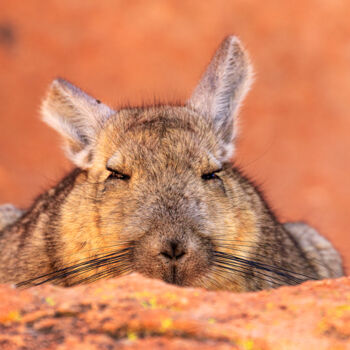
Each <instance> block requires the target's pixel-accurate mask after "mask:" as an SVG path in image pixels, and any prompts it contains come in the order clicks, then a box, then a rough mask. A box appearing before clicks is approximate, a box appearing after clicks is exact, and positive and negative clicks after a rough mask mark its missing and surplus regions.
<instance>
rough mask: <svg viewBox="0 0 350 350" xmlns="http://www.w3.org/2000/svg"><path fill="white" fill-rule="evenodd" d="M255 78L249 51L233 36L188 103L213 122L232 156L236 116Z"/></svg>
mask: <svg viewBox="0 0 350 350" xmlns="http://www.w3.org/2000/svg"><path fill="white" fill-rule="evenodd" d="M252 76H253V72H252V67H251V65H250V62H249V57H248V55H247V53H246V51H245V50H244V48H243V47H242V45H241V43H240V41H239V40H238V39H237V38H236V37H234V36H229V37H227V38H226V39H224V41H223V42H222V43H221V45H220V47H219V48H218V50H217V51H216V53H215V55H214V57H213V59H212V61H211V62H210V64H209V66H208V67H207V70H206V71H205V73H204V75H203V76H202V78H201V80H200V82H199V84H198V85H197V87H196V88H195V90H194V92H193V94H192V96H191V98H190V99H189V101H188V106H189V107H190V108H193V109H194V110H196V111H197V112H198V113H200V114H201V115H203V116H204V117H207V118H209V119H210V120H211V121H212V124H213V127H214V129H215V131H216V133H217V135H218V137H219V138H220V139H221V140H222V141H223V142H224V144H225V146H226V148H227V151H229V152H228V153H231V155H232V150H233V139H234V136H235V132H236V114H237V111H238V109H239V106H240V104H241V103H242V100H243V98H244V96H245V95H246V93H247V92H248V90H249V88H250V85H251V83H252ZM228 156H229V154H228Z"/></svg>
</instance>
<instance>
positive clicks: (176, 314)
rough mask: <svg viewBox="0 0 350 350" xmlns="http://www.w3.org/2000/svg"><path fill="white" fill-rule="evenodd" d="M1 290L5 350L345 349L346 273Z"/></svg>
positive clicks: (349, 307)
mask: <svg viewBox="0 0 350 350" xmlns="http://www.w3.org/2000/svg"><path fill="white" fill-rule="evenodd" d="M0 296H1V299H2V302H1V305H0V348H1V349H4V350H12V349H35V350H40V349H60V350H63V349H70V350H71V349H86V350H90V349H113V348H118V349H124V348H128V349H194V348H200V349H201V350H206V349H215V350H217V349H242V350H257V349H259V350H266V349H299V350H302V349H305V350H306V349H307V350H310V349H317V350H322V349H350V278H340V279H337V280H324V281H317V282H307V283H304V284H302V285H299V286H296V287H282V288H279V289H276V290H270V291H262V292H258V293H246V294H236V293H228V292H209V291H205V290H201V289H193V288H179V287H176V286H172V285H168V284H165V283H163V282H161V281H158V280H150V279H146V278H144V277H142V276H139V275H136V274H133V275H130V276H126V277H122V278H119V279H111V280H101V281H98V282H96V283H93V284H90V285H83V286H78V287H74V288H61V287H55V286H50V285H44V286H39V287H34V288H30V289H25V290H19V289H14V288H12V287H11V286H8V285H2V286H0Z"/></svg>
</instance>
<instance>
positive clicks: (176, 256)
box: [175, 251, 186, 260]
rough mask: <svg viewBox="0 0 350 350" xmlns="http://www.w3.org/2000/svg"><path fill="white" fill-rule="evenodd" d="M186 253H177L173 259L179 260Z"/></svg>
mask: <svg viewBox="0 0 350 350" xmlns="http://www.w3.org/2000/svg"><path fill="white" fill-rule="evenodd" d="M185 254H186V253H185V252H184V251H182V252H181V253H178V254H177V255H175V259H176V260H179V259H181V258H182V257H183V256H184V255H185Z"/></svg>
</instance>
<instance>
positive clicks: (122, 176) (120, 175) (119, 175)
mask: <svg viewBox="0 0 350 350" xmlns="http://www.w3.org/2000/svg"><path fill="white" fill-rule="evenodd" d="M107 170H108V171H109V172H110V174H109V176H108V178H107V180H114V179H119V180H129V179H130V175H126V174H123V173H121V172H119V171H117V170H114V169H111V168H107Z"/></svg>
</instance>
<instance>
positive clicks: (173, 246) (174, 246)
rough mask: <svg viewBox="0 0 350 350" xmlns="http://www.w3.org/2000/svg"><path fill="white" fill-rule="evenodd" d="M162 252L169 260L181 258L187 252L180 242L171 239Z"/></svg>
mask: <svg viewBox="0 0 350 350" xmlns="http://www.w3.org/2000/svg"><path fill="white" fill-rule="evenodd" d="M160 254H161V255H162V256H164V257H165V258H166V259H168V260H179V259H181V258H182V257H183V256H184V255H185V254H186V252H185V250H184V249H183V247H182V246H181V245H180V244H178V243H177V242H174V241H171V242H169V243H168V244H167V247H166V249H164V250H163V251H162V252H161V253H160Z"/></svg>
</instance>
